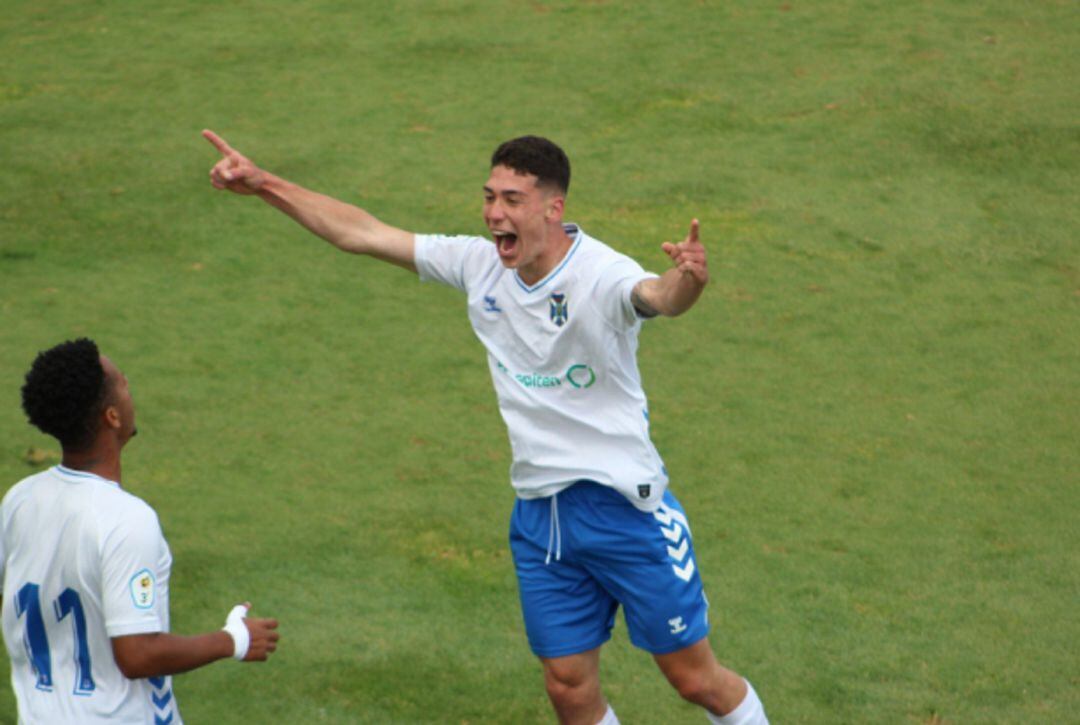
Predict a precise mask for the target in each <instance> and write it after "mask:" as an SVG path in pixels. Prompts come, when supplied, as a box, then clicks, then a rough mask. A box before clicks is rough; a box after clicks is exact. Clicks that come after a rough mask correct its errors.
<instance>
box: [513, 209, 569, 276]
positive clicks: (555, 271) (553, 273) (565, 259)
mask: <svg viewBox="0 0 1080 725" xmlns="http://www.w3.org/2000/svg"><path fill="white" fill-rule="evenodd" d="M563 229H565V230H566V231H570V229H573V230H574V231H575V232H576V233H577V236H576V238H575V239H574V244H573V246H571V247H570V251H569V252H567V253H566V256H565V257H563V260H562V262H560V263H559V266H558V267H556V268H555V269H553V270H552V271H551V272H550V273H548V276H547V277H544V278H543V279H542V280H540V281H539V282H537V283H536V284H535V285H534V286H532V287H529V286H528V285H526V284H525V283H524V282H522V281H521V276H520V275H519V274H518V271H517V270H516V269H515V270H514V281H515V282H517V283H518V287H521V289H523V290H525V291H526V292H535V291H536V290H538V289H540V288H541V287H543V286H544V285H546V284H547V283H548V282H550V281H551V280H553V279H555V277H557V276H558V274H559V272H561V271H562V270H563V267H565V266H566V265H567V264H569V263H570V258H571V257H573V256H574V252H576V251H577V249H578V247H580V246H581V240H582V239H583V238H584V236H585V234H584V233H583V232H582V231H581V227H579V226H578V225H576V224H567V225H566V226H564V227H563Z"/></svg>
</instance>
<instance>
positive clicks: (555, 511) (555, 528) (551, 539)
mask: <svg viewBox="0 0 1080 725" xmlns="http://www.w3.org/2000/svg"><path fill="white" fill-rule="evenodd" d="M552 544H555V561H559V560H560V559H561V558H562V531H561V530H560V529H559V494H555V495H554V496H552V497H551V525H550V527H549V528H548V550H547V558H546V559H544V566H547V565H548V564H550V563H551V545H552Z"/></svg>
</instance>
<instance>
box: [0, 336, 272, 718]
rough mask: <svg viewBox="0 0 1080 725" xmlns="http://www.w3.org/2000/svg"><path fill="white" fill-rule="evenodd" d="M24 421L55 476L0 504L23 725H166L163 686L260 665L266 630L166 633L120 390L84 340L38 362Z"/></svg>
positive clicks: (257, 625)
mask: <svg viewBox="0 0 1080 725" xmlns="http://www.w3.org/2000/svg"><path fill="white" fill-rule="evenodd" d="M22 400H23V409H24V410H25V411H26V414H27V416H28V417H29V419H30V422H31V423H33V424H34V425H35V426H37V427H38V428H40V429H41V430H42V431H43V432H44V433H47V434H49V435H51V436H54V437H56V438H57V439H58V440H59V441H60V445H61V447H62V449H63V457H62V461H61V463H60V465H58V466H54V467H52V468H50V469H48V470H46V471H43V472H41V473H38V474H36V475H33V476H30V477H29V478H25V479H23V480H22V481H20V482H19V483H17V484H16V485H15V486H14V487H13V488H12V489H11V490H10V491H8V493H7V495H6V496H4V499H3V503H2V504H0V575H2V578H3V590H2V594H3V599H2V600H0V601H2V607H3V630H4V641H5V643H6V645H7V652H8V656H9V657H10V658H11V679H12V683H13V685H14V689H15V697H16V700H17V702H18V710H19V722H20V723H28V724H30V723H48V725H55V724H57V723H80V724H81V723H140V724H145V723H159V724H162V725H164V724H166V723H168V724H170V725H177V724H178V723H180V721H181V720H180V713H179V710H178V708H177V703H176V698H175V696H174V694H173V690H172V677H171V675H174V674H176V673H179V672H186V671H187V670H192V669H195V668H196V667H202V666H203V665H206V664H209V663H210V662H214V661H215V660H220V659H224V658H226V657H235V658H236V659H238V660H244V661H249V662H250V661H255V660H266V658H267V657H268V656H269V655H270V653H271V652H273V651H274V650H275V649H276V647H277V645H276V642H277V640H278V633H277V632H276V631H274V630H275V629H276V628H277V622H276V621H275V620H273V619H255V618H248V617H247V616H246V615H247V611H248V609H249V608H250V606H251V605H250V604H246V603H245V604H239V605H237V606H235V607H234V608H233V610H232V611H231V612H230V613H229V615H228V617H227V619H226V623H225V627H224V629H223V630H222V631H218V632H211V633H208V634H201V635H197V636H193V637H183V636H179V635H175V634H170V633H169V572H170V569H171V567H172V555H171V554H170V552H169V546H168V544H166V543H165V538H164V536H162V533H161V526H160V525H159V523H158V518H157V514H155V513H154V510H153V509H152V508H150V506H149V505H147V504H146V503H145V502H144V501H142V499H139V498H137V497H136V496H134V495H132V494H131V493H128V492H127V491H125V490H124V489H123V488H122V487H121V485H120V452H121V449H122V448H123V447H124V445H125V444H126V443H127V442H128V441H129V440H131V438H132V436H134V435H135V406H134V403H133V402H132V399H131V391H130V390H129V389H128V381H127V378H126V377H124V374H123V373H121V372H120V370H118V369H117V367H116V365H114V364H113V362H112V361H111V360H109V358H107V357H105V356H104V355H101V354H100V352H99V351H98V348H97V345H95V344H94V342H92V341H91V340H88V339H85V338H81V339H78V340H75V341H69V342H64V343H61V344H60V345H57V346H55V347H53V348H51V349H49V350H46V351H44V352H42V353H40V354H39V355H38V356H37V358H36V359H35V360H34V363H33V366H32V367H31V368H30V371H29V372H28V373H27V375H26V383H25V385H24V386H23V389H22Z"/></svg>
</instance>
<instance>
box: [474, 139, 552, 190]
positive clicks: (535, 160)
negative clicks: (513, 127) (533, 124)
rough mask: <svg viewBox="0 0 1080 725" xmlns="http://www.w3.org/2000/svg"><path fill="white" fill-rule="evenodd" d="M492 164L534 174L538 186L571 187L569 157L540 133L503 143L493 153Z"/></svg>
mask: <svg viewBox="0 0 1080 725" xmlns="http://www.w3.org/2000/svg"><path fill="white" fill-rule="evenodd" d="M491 166H492V167H493V168H494V167H495V166H508V167H509V168H511V169H513V170H514V171H516V172H518V173H519V174H532V175H533V176H535V177H536V185H537V186H549V187H550V186H554V187H555V188H557V189H558V190H559V191H561V192H562V193H564V194H565V193H566V192H567V191H568V190H569V189H570V159H568V158H567V157H566V153H564V152H563V150H562V149H561V148H559V147H558V146H557V145H556V144H555V143H554V142H552V141H549V140H548V139H546V138H542V137H540V136H521V137H519V138H515V139H511V140H509V141H506V142H504V143H503V144H501V145H500V146H499V148H497V149H495V153H493V154H492V155H491Z"/></svg>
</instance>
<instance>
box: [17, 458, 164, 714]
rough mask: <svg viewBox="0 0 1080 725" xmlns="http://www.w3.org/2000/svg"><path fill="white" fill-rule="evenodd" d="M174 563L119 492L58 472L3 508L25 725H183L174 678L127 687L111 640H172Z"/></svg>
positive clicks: (24, 485)
mask: <svg viewBox="0 0 1080 725" xmlns="http://www.w3.org/2000/svg"><path fill="white" fill-rule="evenodd" d="M171 567H172V555H171V554H170V552H169V546H168V544H167V543H166V542H165V537H164V536H163V535H162V533H161V526H160V524H159V523H158V518H157V514H156V513H154V510H153V509H152V508H150V506H149V505H147V504H146V503H145V502H144V501H142V500H141V499H139V498H137V497H135V496H133V495H131V494H129V493H127V492H126V491H124V490H122V489H121V488H120V486H119V484H117V483H115V482H113V481H108V480H106V479H104V478H101V477H100V476H95V475H94V474H91V473H85V472H82V471H74V470H71V469H68V468H65V467H63V466H55V467H53V468H50V469H49V470H46V471H42V472H41V473H38V474H36V475H33V476H30V477H29V478H25V479H23V480H22V481H20V482H19V483H18V484H16V485H15V486H14V487H13V488H12V489H11V490H10V491H8V493H7V495H6V496H4V500H3V503H2V504H0V573H2V575H3V592H2V593H3V629H4V642H5V643H6V645H7V651H8V656H9V657H10V658H11V680H12V685H13V687H14V690H15V696H16V699H17V701H18V708H19V722H20V723H50V724H52V723H105V722H108V723H140V724H143V725H145V724H146V723H161V724H164V723H168V724H169V725H176V724H177V723H180V714H179V711H178V710H177V706H176V699H175V697H174V696H173V692H172V678H171V677H160V678H158V677H153V678H149V679H141V680H129V679H128V678H126V677H124V675H123V674H122V673H121V672H120V669H119V667H117V665H116V661H115V660H114V659H113V652H112V646H111V644H110V641H109V639H110V637H118V636H123V635H129V634H145V633H150V632H167V631H169V572H170V569H171Z"/></svg>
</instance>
